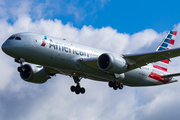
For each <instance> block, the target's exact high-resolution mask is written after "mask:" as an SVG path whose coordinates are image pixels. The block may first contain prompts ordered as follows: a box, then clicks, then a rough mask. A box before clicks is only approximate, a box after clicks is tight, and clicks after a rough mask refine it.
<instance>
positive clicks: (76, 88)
mask: <svg viewBox="0 0 180 120" xmlns="http://www.w3.org/2000/svg"><path fill="white" fill-rule="evenodd" d="M73 79H74V82H75V83H76V84H77V85H76V86H71V88H70V89H71V91H72V92H75V93H76V94H80V93H81V94H84V93H85V88H83V87H81V86H80V83H79V82H80V81H81V79H82V78H80V77H78V76H73Z"/></svg>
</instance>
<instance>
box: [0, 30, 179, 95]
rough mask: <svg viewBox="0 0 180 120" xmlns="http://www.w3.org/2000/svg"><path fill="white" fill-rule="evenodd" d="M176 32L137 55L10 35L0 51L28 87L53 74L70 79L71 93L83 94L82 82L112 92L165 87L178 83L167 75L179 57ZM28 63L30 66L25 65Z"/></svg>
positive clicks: (26, 34) (44, 37)
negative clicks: (94, 83)
mask: <svg viewBox="0 0 180 120" xmlns="http://www.w3.org/2000/svg"><path fill="white" fill-rule="evenodd" d="M176 34H177V31H173V30H172V31H169V32H168V34H167V35H166V36H165V38H164V39H163V41H162V42H161V44H160V45H159V46H158V48H157V50H156V51H154V52H148V53H138V54H116V53H112V52H109V51H104V50H100V49H96V48H93V47H89V46H85V45H81V44H78V43H75V42H71V41H68V40H66V39H60V38H55V37H51V36H47V35H42V34H38V33H30V32H24V33H17V34H13V35H11V36H10V37H9V38H8V39H7V40H6V41H5V42H4V43H3V45H2V46H1V49H2V50H3V51H4V52H5V53H6V54H7V55H9V56H11V57H13V58H14V60H15V62H17V63H19V64H20V66H19V67H18V68H17V70H18V72H19V73H20V77H21V78H22V79H23V80H25V81H27V82H31V83H38V84H41V83H45V82H46V81H47V80H49V79H50V78H51V77H52V76H55V75H56V74H63V75H67V76H70V77H72V78H73V80H74V82H75V84H76V85H75V86H74V85H72V86H71V87H70V90H71V91H72V92H75V93H76V94H80V93H81V94H84V93H85V88H84V87H81V85H80V81H81V79H82V78H84V79H91V80H96V81H101V82H107V83H108V86H109V87H111V88H113V89H114V90H117V89H123V86H124V85H126V86H132V87H141V86H155V85H164V84H168V83H172V82H177V81H178V80H177V79H176V78H175V76H179V75H180V73H174V74H170V73H168V72H167V68H168V65H169V62H171V60H170V58H174V57H178V56H180V48H176V49H172V47H173V45H174V42H175V37H176ZM24 62H28V63H31V64H24Z"/></svg>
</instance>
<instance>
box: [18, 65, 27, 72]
mask: <svg viewBox="0 0 180 120" xmlns="http://www.w3.org/2000/svg"><path fill="white" fill-rule="evenodd" d="M17 70H18V72H24V71H25V70H26V69H25V67H24V66H21V67H18V69H17Z"/></svg>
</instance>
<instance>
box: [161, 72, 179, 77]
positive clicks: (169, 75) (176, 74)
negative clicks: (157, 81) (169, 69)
mask: <svg viewBox="0 0 180 120" xmlns="http://www.w3.org/2000/svg"><path fill="white" fill-rule="evenodd" d="M175 76H180V73H175V74H167V75H162V76H161V77H162V78H170V77H175Z"/></svg>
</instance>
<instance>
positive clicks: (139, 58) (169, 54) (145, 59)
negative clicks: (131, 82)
mask: <svg viewBox="0 0 180 120" xmlns="http://www.w3.org/2000/svg"><path fill="white" fill-rule="evenodd" d="M178 56H180V48H176V49H170V50H162V51H156V52H151V53H142V54H129V55H123V58H124V59H125V60H126V62H127V64H128V65H129V69H127V71H130V70H133V69H136V68H141V67H142V66H144V65H147V64H149V63H152V62H157V61H161V60H164V59H167V60H169V61H170V58H174V57H178ZM127 71H126V72H127Z"/></svg>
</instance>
